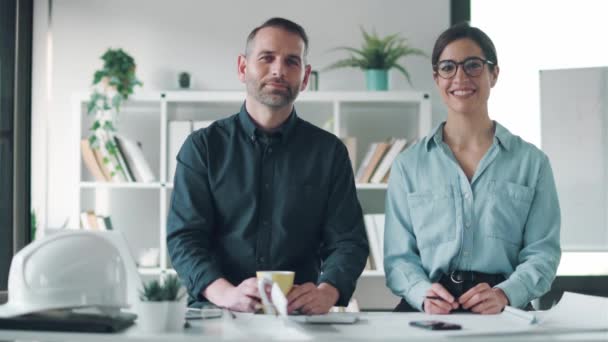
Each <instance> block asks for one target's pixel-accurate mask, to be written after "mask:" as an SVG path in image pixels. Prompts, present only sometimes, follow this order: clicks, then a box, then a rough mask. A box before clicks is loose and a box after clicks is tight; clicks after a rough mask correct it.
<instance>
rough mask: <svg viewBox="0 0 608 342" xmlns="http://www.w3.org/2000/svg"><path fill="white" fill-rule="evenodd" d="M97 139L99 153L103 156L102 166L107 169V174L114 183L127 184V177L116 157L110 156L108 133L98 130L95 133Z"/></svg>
mask: <svg viewBox="0 0 608 342" xmlns="http://www.w3.org/2000/svg"><path fill="white" fill-rule="evenodd" d="M95 134H96V137H97V142H98V147H99V152H100V154H101V158H102V159H101V160H102V165H103V166H104V167H106V168H107V172H109V173H110V178H111V180H112V182H117V183H120V182H126V181H127V177H126V175H125V174H124V170H122V167H120V164H119V162H118V159H117V157H116V156H114V155H112V154H110V151H108V148H107V146H108V145H107V144H108V142H109V141H110V140H109V137H108V135H107V134H106V132H103V131H100V130H97V132H96V133H95Z"/></svg>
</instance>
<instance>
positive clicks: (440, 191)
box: [407, 186, 457, 250]
mask: <svg viewBox="0 0 608 342" xmlns="http://www.w3.org/2000/svg"><path fill="white" fill-rule="evenodd" d="M407 200H408V205H409V209H410V216H411V219H412V226H413V229H414V233H415V234H416V240H417V243H418V248H419V249H421V250H422V249H425V248H428V247H434V246H437V245H438V244H441V243H444V242H448V241H452V240H454V239H455V238H456V224H457V222H456V203H455V200H454V193H453V192H452V187H451V186H444V187H438V188H435V189H432V190H430V191H423V192H414V193H409V194H408V195H407Z"/></svg>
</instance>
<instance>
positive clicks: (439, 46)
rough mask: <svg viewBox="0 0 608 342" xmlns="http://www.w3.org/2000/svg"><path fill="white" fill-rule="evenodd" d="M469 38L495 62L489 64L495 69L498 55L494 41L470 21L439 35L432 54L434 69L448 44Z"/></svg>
mask: <svg viewBox="0 0 608 342" xmlns="http://www.w3.org/2000/svg"><path fill="white" fill-rule="evenodd" d="M463 38H468V39H471V40H472V41H474V42H475V43H477V45H479V47H480V48H481V51H483V54H484V55H485V58H486V59H487V60H489V61H491V62H494V65H492V64H488V67H489V68H490V70H494V67H495V66H496V65H498V57H496V48H495V47H494V43H492V40H491V39H490V37H488V35H487V34H485V33H484V32H483V31H482V30H480V29H478V28H477V27H472V26H469V24H468V23H462V24H456V25H454V26H452V27H450V28H449V29H447V30H445V31H443V33H442V34H440V35H439V38H437V40H436V41H435V46H434V47H433V54H432V55H431V63H432V65H433V70H435V68H436V65H437V63H438V62H439V56H441V53H442V52H443V50H444V49H445V47H446V46H448V44H450V43H451V42H453V41H455V40H458V39H463Z"/></svg>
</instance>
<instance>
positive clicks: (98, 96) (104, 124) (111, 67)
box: [87, 49, 143, 177]
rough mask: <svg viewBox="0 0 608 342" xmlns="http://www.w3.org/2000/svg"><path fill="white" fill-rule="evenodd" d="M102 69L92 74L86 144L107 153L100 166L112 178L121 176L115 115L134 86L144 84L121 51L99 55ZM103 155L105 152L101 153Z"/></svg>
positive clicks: (129, 57) (130, 59)
mask: <svg viewBox="0 0 608 342" xmlns="http://www.w3.org/2000/svg"><path fill="white" fill-rule="evenodd" d="M101 59H102V60H103V62H104V64H103V68H101V69H99V70H97V71H95V74H94V75H93V84H92V85H93V91H92V93H91V97H90V99H89V102H88V104H87V113H88V114H90V115H95V120H94V121H93V125H92V126H91V128H90V130H91V132H92V133H91V134H90V135H89V143H90V145H91V147H92V148H95V149H101V150H102V151H103V152H106V151H107V155H105V156H104V159H103V163H104V164H106V165H107V166H108V169H109V170H110V174H111V176H112V177H114V176H115V175H116V173H117V172H120V173H123V175H124V172H125V170H123V169H122V167H121V166H120V163H118V162H112V161H111V160H110V158H113V159H114V160H117V159H118V155H117V148H116V144H115V143H114V139H112V138H111V137H112V133H113V132H114V131H115V130H116V129H115V121H116V115H117V114H118V112H119V111H120V105H121V104H122V102H123V101H125V100H127V99H128V98H129V95H131V94H133V89H134V88H135V86H141V85H143V84H142V83H141V82H140V81H139V80H138V79H137V77H136V76H135V67H136V65H135V60H134V59H133V57H131V56H130V55H129V54H128V53H126V52H125V51H123V50H122V49H115V50H114V49H108V50H107V51H106V52H105V53H104V54H103V55H102V56H101ZM102 154H106V153H102Z"/></svg>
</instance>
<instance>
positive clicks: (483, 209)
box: [384, 25, 561, 314]
mask: <svg viewBox="0 0 608 342" xmlns="http://www.w3.org/2000/svg"><path fill="white" fill-rule="evenodd" d="M432 65H433V78H434V79H435V83H436V85H437V89H438V90H439V93H440V94H441V97H442V100H443V102H444V103H445V105H446V106H447V109H448V115H447V120H446V121H445V122H443V123H441V124H440V125H439V126H438V127H436V128H435V129H434V130H433V131H432V132H430V134H429V135H428V136H427V137H425V138H423V139H421V140H420V141H419V142H418V143H417V144H416V145H414V146H412V147H411V148H409V149H408V150H406V151H405V152H403V153H402V154H401V155H400V156H399V157H398V158H397V160H396V161H395V163H394V164H393V167H392V170H391V173H390V181H389V186H388V192H387V200H386V206H387V208H386V226H385V241H384V247H385V248H384V249H385V257H384V268H385V273H386V282H387V286H388V287H389V288H390V289H391V290H392V292H393V293H395V294H396V295H398V296H400V297H401V298H402V300H401V302H400V303H399V305H398V306H397V307H396V308H395V311H420V310H422V311H425V312H427V313H431V314H447V313H450V312H456V311H470V312H475V313H482V314H495V313H499V312H501V311H502V310H503V309H504V307H505V306H506V305H510V306H514V307H519V308H525V309H531V306H530V304H529V303H530V301H531V300H533V299H535V298H538V297H540V296H541V295H543V294H544V293H545V292H547V291H548V290H549V289H550V287H551V283H552V282H553V279H554V278H555V273H556V270H557V266H558V264H559V260H560V255H561V250H560V242H559V230H560V210H559V203H558V199H557V192H556V188H555V183H554V179H553V173H552V171H551V166H550V164H549V160H548V159H547V156H546V155H545V154H544V153H543V152H541V151H540V150H539V149H537V148H536V147H535V146H533V145H532V144H530V143H527V142H526V141H524V140H523V139H521V138H520V137H519V136H516V135H513V134H512V133H511V132H509V131H508V130H507V129H506V128H505V127H503V126H502V125H500V124H499V123H498V122H495V121H493V120H491V119H490V116H489V113H488V98H489V96H490V91H491V89H492V87H494V85H495V84H496V81H497V79H498V74H499V67H498V59H497V57H496V50H495V48H494V44H493V43H492V41H491V40H490V38H489V37H488V36H487V35H486V34H485V33H484V32H482V31H481V30H479V29H478V28H474V27H470V26H468V25H457V26H454V27H452V28H449V29H448V30H446V31H445V32H443V33H442V34H441V35H440V36H439V38H438V39H437V41H436V42H435V47H434V48H433V53H432ZM514 101H516V97H514Z"/></svg>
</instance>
